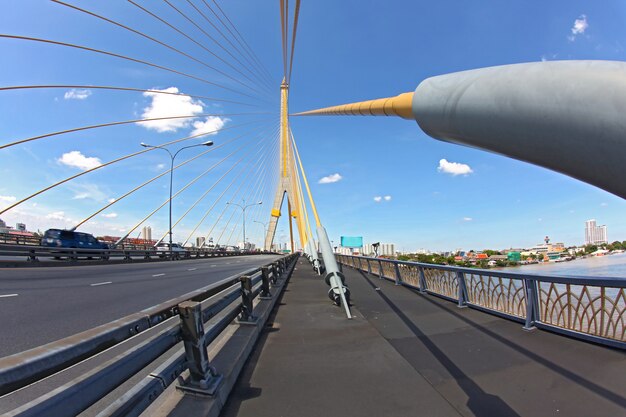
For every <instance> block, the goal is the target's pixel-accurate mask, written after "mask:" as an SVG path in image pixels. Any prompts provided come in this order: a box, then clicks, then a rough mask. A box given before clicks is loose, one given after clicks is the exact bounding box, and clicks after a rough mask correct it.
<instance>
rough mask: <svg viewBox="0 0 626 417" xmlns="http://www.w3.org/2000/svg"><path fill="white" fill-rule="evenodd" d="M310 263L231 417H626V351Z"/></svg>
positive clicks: (265, 338)
mask: <svg viewBox="0 0 626 417" xmlns="http://www.w3.org/2000/svg"><path fill="white" fill-rule="evenodd" d="M344 273H345V275H346V282H347V284H348V285H349V287H350V290H351V293H352V304H353V306H352V313H353V315H354V316H355V317H354V319H352V320H347V319H346V317H345V315H344V314H343V309H340V308H338V307H336V306H334V305H332V304H331V302H330V301H329V299H328V298H327V297H325V296H324V292H325V291H327V289H328V287H327V286H326V284H324V281H323V279H322V278H320V277H319V276H317V275H315V274H314V273H313V271H312V269H311V267H310V266H309V264H308V263H306V261H305V260H304V259H301V260H300V261H299V263H298V267H297V270H296V271H295V273H294V275H293V276H292V277H291V281H290V282H289V285H288V286H287V289H286V292H285V293H284V295H283V298H282V300H281V301H282V302H281V303H280V307H279V308H278V310H277V311H276V312H275V313H274V316H273V317H271V318H270V325H268V327H267V328H266V330H265V331H264V333H263V335H262V336H261V338H260V340H259V343H258V344H257V346H256V348H255V350H254V352H253V354H252V356H251V357H250V359H249V360H248V363H247V364H246V366H245V367H244V370H243V372H242V374H241V376H240V378H239V380H238V382H237V384H236V386H235V388H234V390H233V391H232V393H231V396H230V398H229V400H228V402H227V403H226V405H225V408H224V409H223V411H222V416H225V417H233V416H241V417H248V416H250V417H252V416H254V417H264V416H267V417H279V416H298V417H307V416H311V417H318V416H327V417H334V416H337V417H347V416H377V417H378V416H380V417H394V416H398V417H400V416H401V417H406V416H412V415H421V416H607V417H608V416H612V417H613V416H626V353H625V352H623V351H618V350H614V349H610V348H606V347H602V346H597V345H593V344H589V343H586V342H582V341H579V340H574V339H570V338H567V337H563V336H559V335H556V334H552V333H548V332H544V331H539V330H536V331H532V332H526V331H523V330H522V328H521V327H522V325H521V324H519V323H517V322H513V321H509V320H505V319H502V318H498V317H496V316H493V315H489V314H486V313H482V312H480V311H477V310H472V309H470V308H462V309H461V308H458V307H457V306H456V304H455V303H451V302H449V301H445V300H442V299H439V298H437V297H434V296H431V295H422V294H419V293H417V292H415V291H412V290H409V289H407V288H404V287H398V286H395V285H394V284H393V283H391V282H389V281H386V280H380V279H379V278H377V277H373V276H368V275H367V274H363V273H361V272H358V271H354V270H351V269H349V268H347V267H346V268H344Z"/></svg>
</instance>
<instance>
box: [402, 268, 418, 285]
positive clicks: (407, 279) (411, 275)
mask: <svg viewBox="0 0 626 417" xmlns="http://www.w3.org/2000/svg"><path fill="white" fill-rule="evenodd" d="M398 269H399V270H400V279H401V281H402V282H403V283H406V284H408V285H410V286H412V287H416V288H420V271H419V267H418V266H417V265H409V264H399V265H398Z"/></svg>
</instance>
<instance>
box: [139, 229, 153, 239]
mask: <svg viewBox="0 0 626 417" xmlns="http://www.w3.org/2000/svg"><path fill="white" fill-rule="evenodd" d="M141 237H142V238H143V239H144V240H152V227H150V226H144V227H143V229H142V231H141Z"/></svg>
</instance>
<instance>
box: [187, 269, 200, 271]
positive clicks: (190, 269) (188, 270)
mask: <svg viewBox="0 0 626 417" xmlns="http://www.w3.org/2000/svg"><path fill="white" fill-rule="evenodd" d="M196 269H198V268H189V269H188V270H187V271H195V270H196Z"/></svg>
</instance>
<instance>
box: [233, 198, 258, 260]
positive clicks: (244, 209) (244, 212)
mask: <svg viewBox="0 0 626 417" xmlns="http://www.w3.org/2000/svg"><path fill="white" fill-rule="evenodd" d="M241 201H242V202H243V205H241V204H237V203H231V202H230V201H228V202H227V203H226V204H227V205H228V204H230V205H233V206H237V207H239V208H240V209H241V211H242V213H243V250H244V251H245V250H246V209H247V208H248V207H252V206H258V205H259V204H263V202H262V201H259V202H256V203H253V204H248V205H246V200H241Z"/></svg>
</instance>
